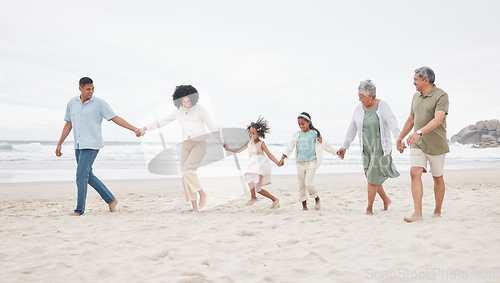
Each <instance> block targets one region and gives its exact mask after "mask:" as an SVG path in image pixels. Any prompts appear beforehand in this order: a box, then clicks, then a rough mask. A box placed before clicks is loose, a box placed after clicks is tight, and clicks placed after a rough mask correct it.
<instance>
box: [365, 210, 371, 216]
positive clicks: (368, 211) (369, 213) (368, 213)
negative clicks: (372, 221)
mask: <svg viewBox="0 0 500 283" xmlns="http://www.w3.org/2000/svg"><path fill="white" fill-rule="evenodd" d="M365 214H366V215H373V211H372V210H371V209H367V210H366V212H365Z"/></svg>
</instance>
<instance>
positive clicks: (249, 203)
mask: <svg viewBox="0 0 500 283" xmlns="http://www.w3.org/2000/svg"><path fill="white" fill-rule="evenodd" d="M257 201H258V199H257V198H251V199H250V200H249V201H248V202H247V203H246V205H252V204H254V203H256V202H257Z"/></svg>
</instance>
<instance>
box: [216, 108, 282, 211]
mask: <svg viewBox="0 0 500 283" xmlns="http://www.w3.org/2000/svg"><path fill="white" fill-rule="evenodd" d="M247 131H248V132H249V134H250V140H249V141H247V142H246V143H245V144H244V145H243V146H242V147H241V148H239V149H230V148H228V147H227V146H224V148H225V149H226V150H227V151H231V152H235V153H240V152H242V151H243V150H245V149H246V148H248V154H249V155H250V162H249V165H248V170H247V172H246V173H245V181H246V182H247V183H248V186H249V187H250V193H251V198H250V200H249V201H248V203H247V205H251V204H253V203H255V202H256V201H257V195H256V193H259V194H261V195H263V196H265V197H267V198H269V199H270V200H272V201H273V204H272V205H271V209H276V208H279V207H280V204H279V202H280V201H279V199H278V198H276V197H275V196H273V195H272V194H271V193H269V192H268V191H266V190H264V189H263V188H262V186H265V185H268V184H271V164H270V163H269V160H268V159H267V158H266V156H265V155H264V153H266V155H267V157H269V159H271V160H272V161H273V162H274V163H276V165H278V160H277V159H276V157H274V155H272V153H271V152H269V149H268V148H267V146H266V144H265V143H264V142H263V141H261V140H260V138H265V135H266V133H268V132H269V126H268V124H267V121H266V120H265V119H264V118H261V117H259V119H258V120H257V122H255V123H254V122H252V123H251V124H250V125H249V126H248V127H247ZM278 166H280V165H278Z"/></svg>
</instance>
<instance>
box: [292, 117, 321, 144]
mask: <svg viewBox="0 0 500 283" xmlns="http://www.w3.org/2000/svg"><path fill="white" fill-rule="evenodd" d="M299 115H304V116H307V117H309V119H304V117H301V116H299V117H297V120H298V119H304V120H306V121H309V122H311V115H309V113H307V112H302V113H300V114H299ZM309 129H311V130H315V131H316V132H317V133H318V138H319V137H321V133H320V132H319V130H318V129H316V128H315V127H314V126H313V123H312V122H311V123H309Z"/></svg>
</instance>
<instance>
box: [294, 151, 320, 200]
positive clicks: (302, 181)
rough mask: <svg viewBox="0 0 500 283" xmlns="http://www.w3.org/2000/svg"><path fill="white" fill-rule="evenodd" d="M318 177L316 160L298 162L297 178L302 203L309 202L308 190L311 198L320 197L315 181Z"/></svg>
mask: <svg viewBox="0 0 500 283" xmlns="http://www.w3.org/2000/svg"><path fill="white" fill-rule="evenodd" d="M315 175H316V160H313V161H299V162H297V177H298V178H299V196H300V199H299V200H300V201H301V202H303V201H305V200H307V194H306V190H307V191H308V192H309V194H310V195H311V197H313V198H316V197H318V195H317V191H316V189H315V188H314V185H313V181H314V176H315Z"/></svg>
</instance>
